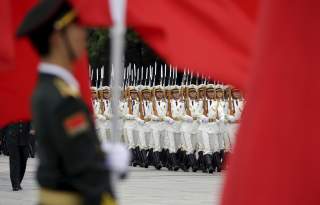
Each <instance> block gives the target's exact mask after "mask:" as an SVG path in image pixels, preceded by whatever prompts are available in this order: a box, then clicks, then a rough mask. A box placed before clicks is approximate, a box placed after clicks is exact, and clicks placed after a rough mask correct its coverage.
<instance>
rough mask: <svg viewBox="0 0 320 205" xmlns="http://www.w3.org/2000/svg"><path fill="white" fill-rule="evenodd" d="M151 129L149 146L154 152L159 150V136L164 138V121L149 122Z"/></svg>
mask: <svg viewBox="0 0 320 205" xmlns="http://www.w3.org/2000/svg"><path fill="white" fill-rule="evenodd" d="M151 129H152V143H151V146H152V148H153V151H154V152H160V151H161V145H160V138H161V137H163V138H164V136H163V134H164V133H165V129H164V122H160V121H154V122H151Z"/></svg>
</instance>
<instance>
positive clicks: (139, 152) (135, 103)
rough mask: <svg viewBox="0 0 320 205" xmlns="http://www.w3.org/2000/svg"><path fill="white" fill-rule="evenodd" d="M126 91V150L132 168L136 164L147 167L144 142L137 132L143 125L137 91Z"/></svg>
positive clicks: (134, 88)
mask: <svg viewBox="0 0 320 205" xmlns="http://www.w3.org/2000/svg"><path fill="white" fill-rule="evenodd" d="M128 89H129V96H128V100H127V101H128V102H127V106H128V114H126V120H125V123H124V128H125V130H126V135H127V139H128V148H129V149H130V150H131V152H132V155H133V165H134V166H135V165H136V164H140V166H142V167H148V164H147V159H146V158H147V153H146V142H145V140H144V138H143V137H142V135H141V133H140V132H139V131H140V130H141V127H142V126H143V125H144V121H143V120H142V119H141V112H140V109H141V107H140V99H139V94H138V89H137V88H136V87H134V86H130V87H129V88H128Z"/></svg>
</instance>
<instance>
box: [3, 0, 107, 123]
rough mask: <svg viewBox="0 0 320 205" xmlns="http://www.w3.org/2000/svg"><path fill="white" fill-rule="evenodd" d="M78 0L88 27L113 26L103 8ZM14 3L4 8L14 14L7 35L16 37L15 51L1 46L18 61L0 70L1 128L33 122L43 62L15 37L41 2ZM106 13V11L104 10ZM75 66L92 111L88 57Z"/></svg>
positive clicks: (23, 42) (8, 46)
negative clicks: (33, 100)
mask: <svg viewBox="0 0 320 205" xmlns="http://www.w3.org/2000/svg"><path fill="white" fill-rule="evenodd" d="M78 1H79V2H81V4H80V3H79V4H76V9H77V11H78V12H79V15H80V19H81V20H82V23H83V24H84V25H90V26H93V25H96V26H102V24H100V23H102V22H104V24H103V25H106V24H107V23H108V22H109V23H110V21H108V18H105V17H106V16H107V15H106V13H105V14H102V12H101V8H100V7H94V6H96V4H92V5H89V4H88V3H86V2H89V1H88V0H86V1H85V0H78ZM10 2H11V5H9V4H8V5H7V6H11V8H10V7H7V8H1V9H4V10H6V11H7V10H9V11H10V12H12V13H11V14H12V16H10V17H6V18H9V20H10V19H11V20H12V22H13V29H11V30H9V29H8V30H6V31H5V33H6V34H8V35H9V36H10V37H11V38H13V40H14V41H13V43H12V45H13V48H12V45H10V44H3V45H0V46H2V47H0V52H1V51H3V49H5V50H13V51H14V52H15V58H14V61H13V64H12V65H11V66H10V67H8V69H5V70H0V90H1V92H0V99H1V100H0V127H2V126H5V125H6V124H8V123H10V122H14V121H17V120H30V119H31V112H30V100H31V95H32V91H33V89H34V86H35V83H36V80H37V64H38V62H39V58H38V56H37V54H36V52H35V51H34V50H33V49H32V47H31V45H30V43H29V41H28V40H26V39H16V38H15V31H16V30H17V28H18V26H19V25H20V23H21V21H22V19H23V17H24V16H25V15H26V13H27V11H28V10H30V9H31V8H32V6H33V5H35V3H36V2H37V1H36V0H28V1H27V0H26V1H18V0H13V1H10ZM72 2H73V3H76V2H77V1H76V0H73V1H72ZM104 5H105V8H107V7H106V5H107V4H106V3H105V4H104ZM84 7H85V8H86V9H87V10H88V11H91V12H93V13H94V15H92V18H91V17H89V16H88V14H85V13H84ZM11 9H12V10H11ZM95 9H96V10H97V11H96V12H94V11H95ZM102 11H105V10H104V9H103V10H102ZM106 22H107V23H106ZM0 28H1V25H0ZM0 56H1V55H0ZM75 66H76V69H75V76H76V78H77V79H78V81H79V84H80V90H81V94H82V97H83V99H84V100H85V101H86V103H87V104H88V106H89V108H90V109H92V108H91V106H92V104H91V95H90V90H89V77H88V73H89V72H88V59H87V55H84V56H83V57H82V58H81V59H79V61H78V62H77V63H76V64H75Z"/></svg>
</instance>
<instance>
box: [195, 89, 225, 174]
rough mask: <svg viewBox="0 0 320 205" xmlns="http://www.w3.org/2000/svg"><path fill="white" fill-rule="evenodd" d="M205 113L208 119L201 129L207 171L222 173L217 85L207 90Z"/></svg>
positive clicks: (203, 121) (204, 121)
mask: <svg viewBox="0 0 320 205" xmlns="http://www.w3.org/2000/svg"><path fill="white" fill-rule="evenodd" d="M206 97H207V98H206V101H205V102H206V103H205V113H206V116H207V119H204V120H202V123H201V125H200V127H199V134H200V136H201V144H202V147H201V148H202V151H203V161H204V164H205V171H208V172H209V173H212V172H213V171H215V169H216V168H217V171H221V159H220V144H219V133H220V129H219V126H218V120H217V116H218V102H217V101H216V100H215V85H213V84H209V85H208V86H207V89H206Z"/></svg>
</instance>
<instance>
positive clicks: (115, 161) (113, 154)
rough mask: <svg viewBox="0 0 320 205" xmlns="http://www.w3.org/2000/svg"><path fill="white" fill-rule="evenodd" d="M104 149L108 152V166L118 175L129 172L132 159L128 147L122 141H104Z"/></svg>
mask: <svg viewBox="0 0 320 205" xmlns="http://www.w3.org/2000/svg"><path fill="white" fill-rule="evenodd" d="M101 146H102V150H103V151H104V152H106V155H107V157H106V166H107V168H108V169H110V170H111V171H112V172H113V173H115V174H116V175H117V176H119V177H120V176H123V175H125V174H126V173H127V172H128V168H129V162H130V159H131V155H130V152H129V151H128V148H127V147H126V146H125V145H124V144H122V143H103V144H102V145H101Z"/></svg>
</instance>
